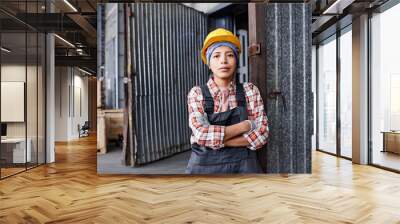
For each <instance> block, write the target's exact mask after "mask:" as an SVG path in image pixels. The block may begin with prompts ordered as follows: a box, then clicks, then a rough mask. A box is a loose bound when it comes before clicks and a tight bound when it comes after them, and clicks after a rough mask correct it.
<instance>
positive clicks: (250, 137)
mask: <svg viewBox="0 0 400 224" xmlns="http://www.w3.org/2000/svg"><path fill="white" fill-rule="evenodd" d="M245 90H246V98H247V100H248V102H247V111H248V116H249V120H252V121H255V123H256V124H257V125H256V128H255V129H254V130H253V131H251V132H248V133H245V134H243V136H244V137H245V138H246V139H247V141H248V142H249V143H250V145H249V146H247V148H249V149H251V150H257V149H259V148H261V147H263V146H264V145H265V144H266V143H267V140H268V134H269V129H268V118H267V115H266V114H265V111H264V103H263V101H262V98H261V94H260V91H259V90H258V88H257V87H256V86H255V85H253V84H252V83H247V86H245Z"/></svg>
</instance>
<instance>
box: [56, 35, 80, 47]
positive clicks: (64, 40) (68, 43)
mask: <svg viewBox="0 0 400 224" xmlns="http://www.w3.org/2000/svg"><path fill="white" fill-rule="evenodd" d="M54 36H55V37H57V38H58V39H60V40H61V41H63V42H64V43H66V44H67V45H69V46H71V47H73V48H75V45H73V44H72V43H71V42H69V41H68V40H66V39H64V38H62V37H60V36H59V35H57V34H54Z"/></svg>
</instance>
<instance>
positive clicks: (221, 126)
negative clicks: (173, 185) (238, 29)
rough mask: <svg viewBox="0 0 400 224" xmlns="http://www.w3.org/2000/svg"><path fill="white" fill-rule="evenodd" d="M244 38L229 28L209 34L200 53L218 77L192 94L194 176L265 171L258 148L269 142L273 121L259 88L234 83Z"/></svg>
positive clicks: (191, 167)
mask: <svg viewBox="0 0 400 224" xmlns="http://www.w3.org/2000/svg"><path fill="white" fill-rule="evenodd" d="M240 49H241V47H240V41H239V39H238V38H237V37H236V36H235V35H234V34H232V33H231V32H230V31H228V30H225V29H221V28H219V29H216V30H214V31H212V32H210V33H209V34H208V35H207V37H206V39H205V41H204V44H203V49H202V51H201V56H202V60H203V62H204V63H206V64H207V65H208V66H209V68H210V69H211V71H212V73H213V75H212V77H211V78H210V79H209V80H208V82H207V84H206V85H203V86H200V87H199V86H195V87H193V88H192V89H191V90H190V92H189V94H188V109H189V126H190V128H191V129H192V136H191V139H190V141H191V144H192V154H191V157H190V160H189V163H188V166H187V169H186V173H190V174H212V173H261V172H262V170H261V168H260V165H259V163H258V160H257V157H256V151H255V150H257V149H259V148H261V147H262V146H263V145H265V144H266V142H267V137H268V122H267V116H266V115H265V112H264V106H263V101H262V99H261V96H260V92H259V90H258V89H257V87H256V86H255V85H253V84H251V83H244V84H243V85H242V84H240V83H236V82H235V74H236V69H237V65H238V56H239V54H240Z"/></svg>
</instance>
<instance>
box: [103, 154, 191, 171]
mask: <svg viewBox="0 0 400 224" xmlns="http://www.w3.org/2000/svg"><path fill="white" fill-rule="evenodd" d="M190 153H191V150H188V151H186V152H183V153H179V154H176V155H174V156H171V157H168V158H166V159H163V160H160V161H156V162H153V163H149V164H146V165H143V166H141V167H135V168H133V167H127V166H125V165H122V162H121V160H122V150H121V149H120V148H114V149H112V150H110V151H109V152H108V153H106V154H98V155H97V173H98V174H184V173H185V169H186V165H187V163H188V161H189V158H190Z"/></svg>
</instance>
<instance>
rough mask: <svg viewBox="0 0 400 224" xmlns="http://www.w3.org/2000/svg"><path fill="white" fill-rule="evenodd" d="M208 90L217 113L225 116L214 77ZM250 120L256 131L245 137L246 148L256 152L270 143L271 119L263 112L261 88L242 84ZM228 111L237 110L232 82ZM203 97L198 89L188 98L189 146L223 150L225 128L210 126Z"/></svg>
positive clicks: (197, 87)
mask: <svg viewBox="0 0 400 224" xmlns="http://www.w3.org/2000/svg"><path fill="white" fill-rule="evenodd" d="M207 86H208V89H209V90H210V93H211V96H212V97H213V99H214V113H218V112H223V111H221V109H222V93H221V91H220V90H219V88H218V86H217V84H216V83H215V82H214V79H213V77H212V78H210V79H209V80H208V82H207ZM243 87H244V91H245V93H246V94H245V95H246V102H247V114H248V119H249V120H253V121H255V123H256V124H257V127H256V128H255V129H254V130H253V131H251V132H248V133H244V134H243V136H244V137H245V138H246V139H247V141H248V142H249V145H248V146H247V148H249V149H251V150H256V149H259V148H261V147H262V146H263V145H265V144H266V143H267V138H268V132H269V130H268V119H267V116H266V114H265V112H264V104H263V101H262V99H261V95H260V92H259V90H258V88H257V87H256V86H255V85H253V84H252V83H243ZM228 91H229V96H228V101H229V108H231V109H232V108H235V107H237V102H236V95H235V93H236V85H234V83H233V82H231V83H230V84H229V87H228ZM203 103H204V99H203V95H202V93H201V89H200V87H199V86H195V87H193V88H192V89H191V90H190V92H189V94H188V110H189V126H190V128H191V129H192V135H191V137H190V143H191V144H193V143H197V144H199V145H202V146H207V147H210V148H212V149H219V148H222V147H224V133H225V126H220V125H211V124H210V123H209V122H208V119H207V114H206V113H205V112H204V108H203Z"/></svg>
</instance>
